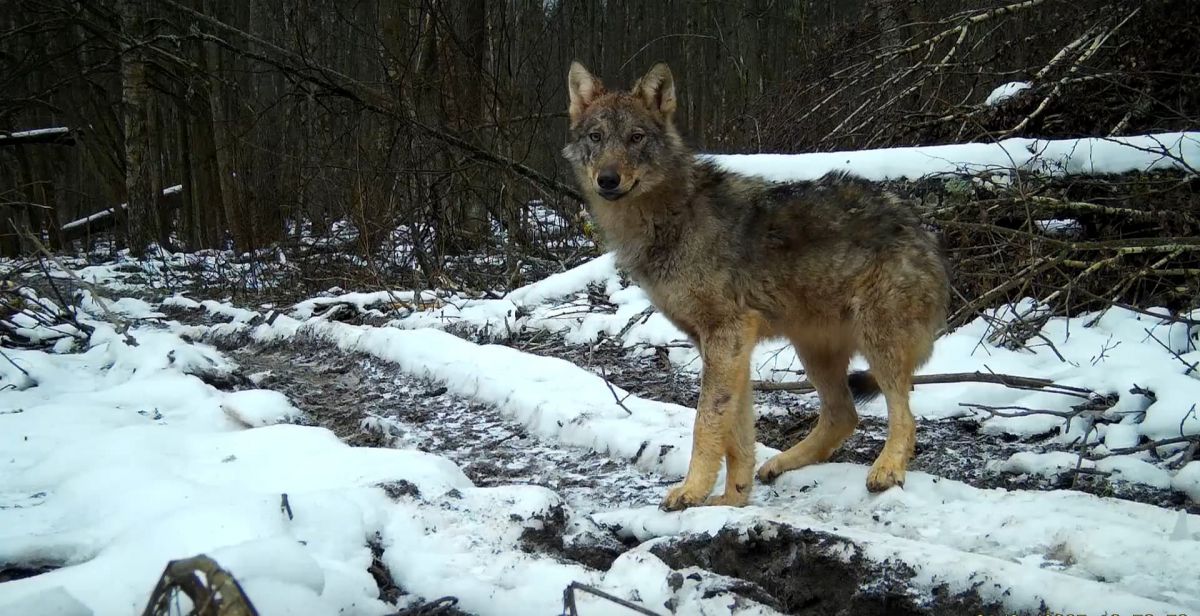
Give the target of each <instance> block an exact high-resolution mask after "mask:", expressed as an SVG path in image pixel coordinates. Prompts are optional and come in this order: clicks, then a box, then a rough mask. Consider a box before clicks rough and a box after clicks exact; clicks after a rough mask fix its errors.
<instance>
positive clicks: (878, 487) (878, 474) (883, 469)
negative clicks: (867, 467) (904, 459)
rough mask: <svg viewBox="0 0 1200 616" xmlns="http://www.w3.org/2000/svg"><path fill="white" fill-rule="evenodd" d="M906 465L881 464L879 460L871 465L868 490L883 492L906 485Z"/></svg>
mask: <svg viewBox="0 0 1200 616" xmlns="http://www.w3.org/2000/svg"><path fill="white" fill-rule="evenodd" d="M904 474H905V471H904V467H903V466H894V465H891V464H880V463H879V462H878V461H876V462H875V464H873V465H871V472H869V473H867V491H869V492H883V491H885V490H889V489H891V488H894V487H896V486H900V487H904Z"/></svg>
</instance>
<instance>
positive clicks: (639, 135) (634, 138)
mask: <svg viewBox="0 0 1200 616" xmlns="http://www.w3.org/2000/svg"><path fill="white" fill-rule="evenodd" d="M645 138H646V133H634V134H632V135H630V136H629V141H631V142H633V143H641V142H642V139H645Z"/></svg>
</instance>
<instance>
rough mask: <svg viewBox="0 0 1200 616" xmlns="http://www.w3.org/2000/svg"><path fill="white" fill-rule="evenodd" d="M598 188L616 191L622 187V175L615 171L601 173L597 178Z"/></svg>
mask: <svg viewBox="0 0 1200 616" xmlns="http://www.w3.org/2000/svg"><path fill="white" fill-rule="evenodd" d="M596 186H599V187H600V190H602V191H609V192H612V191H615V190H617V188H619V187H620V186H621V174H620V173H617V172H616V171H614V170H611V169H610V170H607V171H601V172H600V175H597V176H596Z"/></svg>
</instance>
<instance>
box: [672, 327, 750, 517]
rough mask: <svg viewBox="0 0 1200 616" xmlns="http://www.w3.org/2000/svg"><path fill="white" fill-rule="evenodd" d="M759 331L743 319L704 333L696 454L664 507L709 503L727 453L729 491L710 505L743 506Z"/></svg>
mask: <svg viewBox="0 0 1200 616" xmlns="http://www.w3.org/2000/svg"><path fill="white" fill-rule="evenodd" d="M755 336H756V330H755V329H754V327H753V325H752V324H749V323H743V322H738V323H734V324H727V325H725V326H723V327H721V328H720V329H718V330H716V331H713V332H711V333H709V334H708V335H707V336H702V337H701V340H700V354H701V358H702V360H703V362H704V374H703V375H702V377H701V382H700V404H699V405H698V406H697V408H696V422H695V424H694V426H693V427H692V458H691V461H690V463H689V464H688V472H687V477H686V478H684V480H683V483H681V484H679V485H678V486H675V487H674V488H671V490H670V491H669V492H667V497H666V498H665V499H664V500H663V502H662V505H661V508H662V509H663V510H666V511H677V510H680V509H685V508H687V507H691V506H693V505H699V504H703V503H705V500H706V499H707V498H708V494H709V492H711V491H712V488H713V484H714V483H716V480H717V472H718V471H720V469H721V460H722V459H723V458H724V459H727V460H728V462H729V463H728V465H727V468H726V473H727V475H728V478H727V479H728V480H727V481H726V491H725V494H723V495H721V496H718V497H715V498H713V499H711V500H709V501H708V504H714V505H717V504H720V505H734V506H741V505H744V504H746V501H747V500H748V499H749V497H750V488H751V485H752V483H753V482H752V478H753V472H754V414H753V405H752V398H750V396H751V395H752V393H751V392H750V351H751V350H753V349H754V342H755V339H756V338H755ZM745 415H748V416H745ZM731 490H732V492H731Z"/></svg>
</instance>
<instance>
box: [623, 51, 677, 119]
mask: <svg viewBox="0 0 1200 616" xmlns="http://www.w3.org/2000/svg"><path fill="white" fill-rule="evenodd" d="M633 93H634V94H636V95H637V96H638V97H639V98H641V99H642V100H643V101H645V102H646V105H648V106H649V107H650V108H651V109H654V110H656V111H658V112H659V113H661V114H663V115H664V116H666V117H668V118H670V117H671V114H672V113H675V78H674V77H672V76H671V69H670V68H668V67H667V65H666V63H665V62H659V63H658V64H655V65H654V66H652V67H650V70H649V71H647V72H646V75H645V76H643V77H642V78H641V79H639V80H638V82H637V83H636V84H634V86H633Z"/></svg>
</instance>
